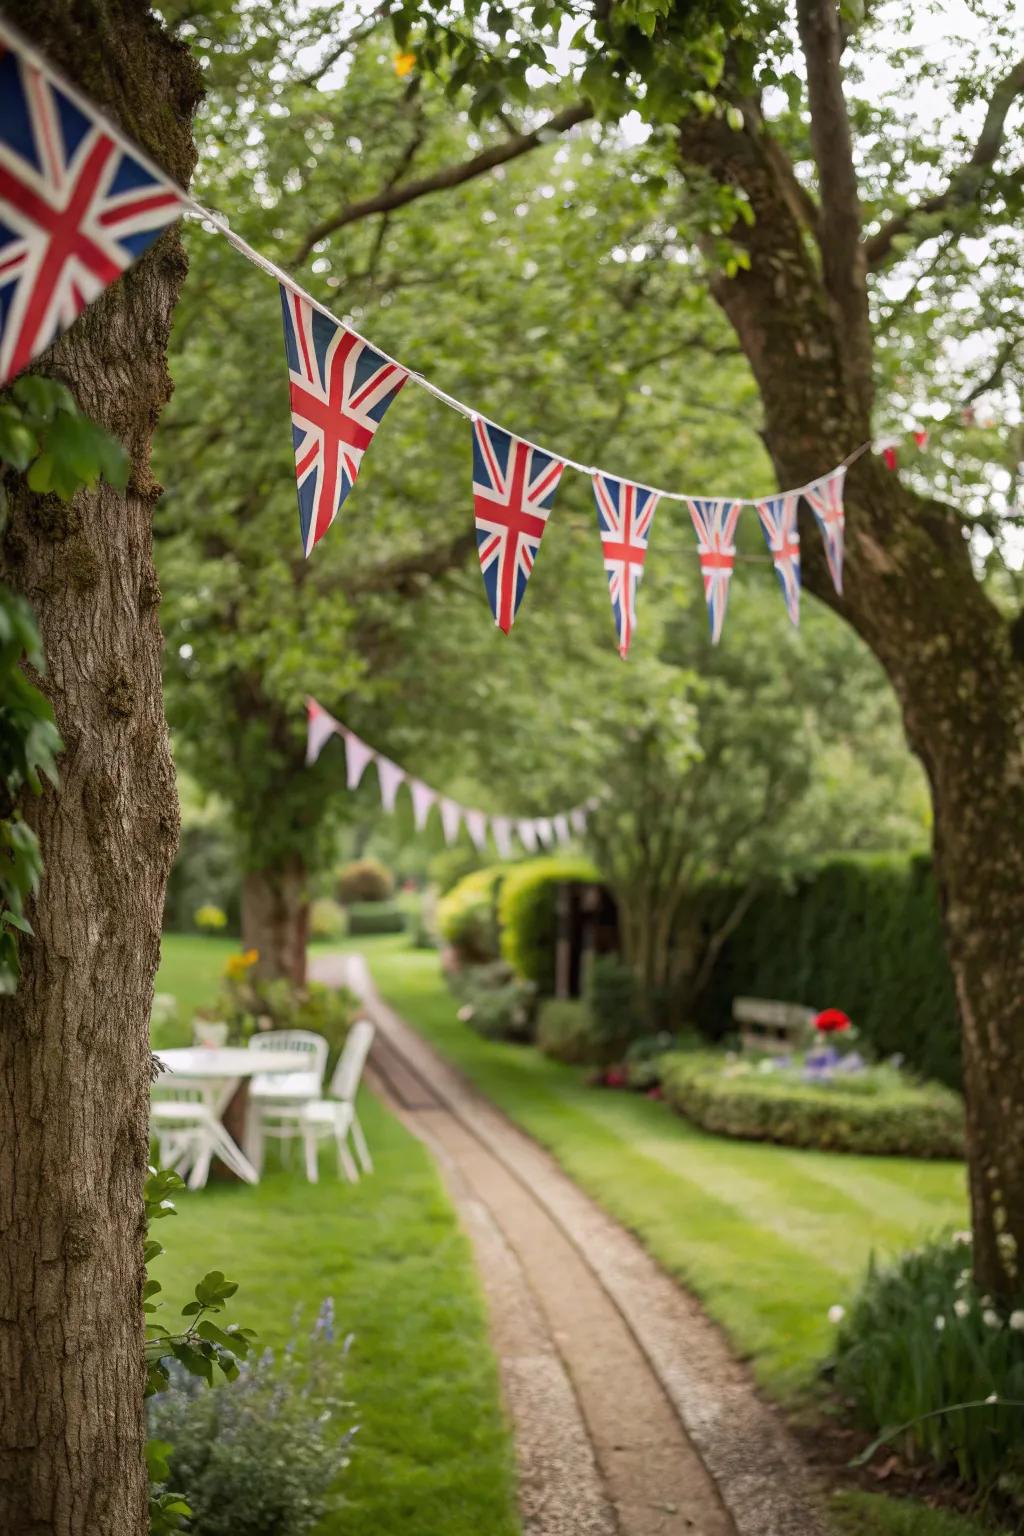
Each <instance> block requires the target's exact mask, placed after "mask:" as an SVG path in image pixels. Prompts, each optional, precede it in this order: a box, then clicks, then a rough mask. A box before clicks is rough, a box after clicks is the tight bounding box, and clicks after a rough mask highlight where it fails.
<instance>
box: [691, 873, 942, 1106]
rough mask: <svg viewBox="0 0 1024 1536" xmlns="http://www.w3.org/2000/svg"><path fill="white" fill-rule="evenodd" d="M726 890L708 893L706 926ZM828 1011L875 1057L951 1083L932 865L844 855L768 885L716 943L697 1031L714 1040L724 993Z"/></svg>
mask: <svg viewBox="0 0 1024 1536" xmlns="http://www.w3.org/2000/svg"><path fill="white" fill-rule="evenodd" d="M735 894H736V893H735V892H730V891H728V890H723V889H721V888H719V889H718V890H717V891H716V890H713V889H710V888H709V889H708V890H706V891H705V892H704V895H703V904H704V909H705V925H706V927H707V928H709V929H710V928H713V927H717V926H718V921H719V920H720V919H721V916H722V915H723V914H724V913H725V912H727V911H728V910H729V909H730V907H731V906H732V903H733V901H734V899H735ZM744 996H746V997H750V996H754V997H771V998H778V999H780V1000H781V1001H784V1002H790V1003H803V1004H804V1005H806V1006H807V1007H809V1008H821V1007H837V1008H842V1009H844V1010H845V1011H846V1013H848V1014H849V1015H850V1017H851V1018H852V1019H853V1021H854V1023H855V1024H856V1025H857V1028H858V1029H859V1031H860V1035H861V1039H862V1041H863V1042H864V1043H866V1045H867V1046H868V1048H869V1049H870V1050H871V1051H872V1052H873V1053H874V1054H875V1055H876V1056H879V1057H886V1056H891V1055H893V1054H895V1053H898V1054H900V1055H902V1056H903V1057H904V1059H905V1060H906V1061H907V1062H908V1063H909V1064H910V1065H911V1066H912V1067H913V1068H914V1069H915V1070H916V1071H918V1072H920V1073H921V1074H922V1076H924V1077H930V1078H935V1079H936V1080H937V1081H939V1082H943V1083H946V1084H947V1085H948V1086H949V1087H952V1088H956V1087H959V1085H960V1082H961V1071H960V1024H959V1019H958V1015H957V1009H956V999H955V995H954V991H953V983H952V977H951V975H950V970H949V962H948V961H947V959H946V953H945V947H944V944H943V936H942V928H941V923H940V917H939V904H938V897H937V894H936V890H935V882H934V879H933V876H932V870H931V862H930V860H929V859H927V858H924V857H921V856H915V857H911V856H907V855H904V854H900V855H872V856H867V855H857V854H848V855H844V856H842V857H837V858H832V859H829V860H827V861H824V862H822V863H820V864H817V865H816V866H815V867H814V868H813V869H812V870H810V871H809V872H808V873H807V874H805V875H804V876H802V877H801V878H800V879H799V880H797V881H796V883H795V884H794V885H792V886H786V885H784V884H783V883H782V882H781V881H778V882H772V883H769V884H768V885H767V887H766V889H765V891H764V892H763V895H762V896H761V897H760V899H759V900H758V901H756V902H755V903H754V904H753V906H752V907H751V908H750V910H749V911H748V912H747V914H746V916H745V917H744V918H743V920H742V921H741V922H740V924H739V926H738V927H737V929H736V931H735V932H734V933H733V934H732V935H731V937H730V938H729V939H728V940H727V941H726V943H725V945H724V947H723V949H722V952H721V954H720V955H719V958H718V961H717V963H716V965H715V969H714V974H713V976H712V978H711V982H710V985H709V986H708V988H707V989H706V991H705V992H704V994H703V996H702V997H701V998H700V1000H699V1002H698V1007H697V1023H698V1024H699V1026H700V1028H701V1030H702V1031H703V1032H704V1033H706V1034H708V1035H709V1036H710V1037H711V1038H714V1039H717V1038H719V1037H720V1036H721V1035H722V1034H723V1033H725V1032H726V1031H727V1030H728V1029H729V1028H730V1027H731V1024H730V1020H731V1010H732V1001H733V998H735V997H744Z"/></svg>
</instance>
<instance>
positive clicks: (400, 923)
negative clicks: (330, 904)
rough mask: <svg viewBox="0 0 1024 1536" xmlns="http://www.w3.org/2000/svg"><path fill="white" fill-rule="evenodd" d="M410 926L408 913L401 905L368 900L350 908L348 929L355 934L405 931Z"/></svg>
mask: <svg viewBox="0 0 1024 1536" xmlns="http://www.w3.org/2000/svg"><path fill="white" fill-rule="evenodd" d="M408 926H409V920H408V915H407V914H406V913H405V912H404V911H403V910H402V908H401V907H395V906H392V905H391V903H390V902H386V901H368V902H365V903H363V902H361V903H359V904H358V905H357V906H353V907H349V908H348V931H349V933H350V934H351V935H353V936H356V935H359V934H368V933H404V932H405V930H406V928H408Z"/></svg>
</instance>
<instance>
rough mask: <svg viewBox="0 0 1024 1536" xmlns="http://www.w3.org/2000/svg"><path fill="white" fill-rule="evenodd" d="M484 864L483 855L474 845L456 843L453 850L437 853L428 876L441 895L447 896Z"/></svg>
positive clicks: (442, 850)
mask: <svg viewBox="0 0 1024 1536" xmlns="http://www.w3.org/2000/svg"><path fill="white" fill-rule="evenodd" d="M482 864H483V860H482V858H481V855H480V854H479V853H478V852H477V850H476V849H475V848H474V847H473V846H472V844H470V843H456V844H455V845H454V846H453V847H451V848H442V849H441V852H440V853H435V855H434V857H433V858H432V859H431V860H430V865H429V868H428V875H429V877H430V881H431V884H432V885H436V886H437V889H438V892H439V894H440V895H442V896H445V895H447V893H448V892H449V891H450V890H451V889H452V887H453V886H455V885H458V883H459V881H460V880H461V879H462V878H463V876H464V875H471V874H472V873H473V871H474V870H475V869H480V868H481V867H482Z"/></svg>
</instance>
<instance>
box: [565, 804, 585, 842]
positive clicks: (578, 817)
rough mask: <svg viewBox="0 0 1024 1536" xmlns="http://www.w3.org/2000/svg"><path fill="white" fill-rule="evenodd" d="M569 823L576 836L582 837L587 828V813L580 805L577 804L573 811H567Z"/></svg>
mask: <svg viewBox="0 0 1024 1536" xmlns="http://www.w3.org/2000/svg"><path fill="white" fill-rule="evenodd" d="M569 825H570V826H571V827H572V829H573V831H574V832H575V833H576V836H577V837H582V836H583V834H584V832H585V831H586V830H587V813H586V811H585V810H584V808H583V806H582V805H578V806H577V807H576V809H575V810H574V811H570V812H569Z"/></svg>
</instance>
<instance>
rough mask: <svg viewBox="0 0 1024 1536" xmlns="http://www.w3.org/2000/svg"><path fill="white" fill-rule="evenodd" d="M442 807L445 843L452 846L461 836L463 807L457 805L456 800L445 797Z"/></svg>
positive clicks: (441, 802) (442, 827)
mask: <svg viewBox="0 0 1024 1536" xmlns="http://www.w3.org/2000/svg"><path fill="white" fill-rule="evenodd" d="M440 806H441V829H442V831H443V832H444V840H445V842H446V843H448V844H449V846H450V845H451V844H452V843H454V841H455V839H456V838H457V837H458V835H459V827H460V825H461V823H462V806H461V805H457V804H456V802H455V801H454V800H448V799H447V798H446V797H444V796H442V798H441V801H440Z"/></svg>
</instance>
